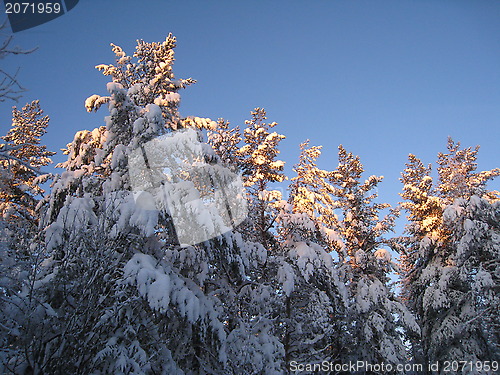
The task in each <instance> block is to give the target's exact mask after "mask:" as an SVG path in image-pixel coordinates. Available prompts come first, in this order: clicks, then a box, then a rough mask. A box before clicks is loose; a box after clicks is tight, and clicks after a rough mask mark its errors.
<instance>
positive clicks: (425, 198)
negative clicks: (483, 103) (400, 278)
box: [401, 139, 500, 373]
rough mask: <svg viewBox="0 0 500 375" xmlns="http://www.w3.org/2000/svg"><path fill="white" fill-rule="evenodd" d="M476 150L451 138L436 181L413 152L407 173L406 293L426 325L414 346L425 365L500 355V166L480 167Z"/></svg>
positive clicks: (403, 179) (482, 358)
mask: <svg viewBox="0 0 500 375" xmlns="http://www.w3.org/2000/svg"><path fill="white" fill-rule="evenodd" d="M477 152H478V148H477V147H476V148H475V149H474V150H473V149H471V148H466V149H463V150H461V149H460V144H459V143H457V144H455V143H454V142H453V141H452V140H451V139H449V140H448V152H447V153H440V154H439V155H438V164H439V167H438V177H439V182H438V183H437V184H433V180H432V177H431V176H430V172H431V171H430V166H429V167H424V165H423V164H422V162H421V161H420V160H419V159H418V158H416V157H415V156H414V155H410V157H409V162H408V163H407V166H406V169H405V171H404V173H403V174H402V178H401V180H402V182H403V184H404V189H403V193H402V194H401V195H402V197H403V198H404V199H405V202H403V203H402V206H403V208H405V209H406V210H407V212H408V214H409V215H408V218H409V221H410V223H409V224H408V225H407V228H406V236H404V237H402V243H403V244H404V247H405V248H406V251H405V253H404V256H403V257H402V265H403V267H402V270H403V275H404V283H403V286H404V288H403V296H404V298H405V299H406V301H407V303H408V306H409V307H410V308H411V309H412V310H413V311H414V312H415V314H416V315H417V318H418V321H419V325H420V326H421V329H422V339H421V341H415V340H414V344H413V350H414V356H415V358H417V360H418V361H420V362H422V363H425V362H436V361H440V362H441V363H442V362H443V361H454V360H456V361H460V360H463V361H476V360H483V361H484V360H493V359H495V358H498V336H496V339H495V335H497V333H495V328H494V327H495V325H494V324H492V321H493V320H494V319H495V318H496V317H497V316H496V317H495V313H494V312H493V311H494V308H493V307H492V306H495V304H496V303H497V302H495V301H498V295H497V293H498V292H497V291H496V290H497V287H496V286H497V285H498V280H497V279H495V278H494V277H493V276H491V275H493V274H495V271H494V270H495V268H496V267H497V259H498V251H499V249H498V243H497V240H496V233H497V231H498V228H497V225H496V223H495V219H493V218H494V217H495V215H496V214H495V208H494V207H495V205H496V204H497V203H494V202H493V201H495V196H496V194H495V193H494V192H490V191H488V190H487V189H486V182H487V181H488V180H490V179H492V178H493V177H495V176H496V175H498V174H499V173H500V170H499V169H494V170H491V171H485V172H479V173H478V172H476V168H477V164H476V157H477ZM492 313H493V315H492ZM497 329H498V328H497ZM496 332H498V331H496ZM495 346H496V349H495ZM470 370H471V371H475V370H476V369H470ZM483 372H484V371H483ZM483 372H481V370H479V373H483ZM484 373H487V371H485V372H484Z"/></svg>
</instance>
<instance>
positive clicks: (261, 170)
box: [239, 108, 285, 249]
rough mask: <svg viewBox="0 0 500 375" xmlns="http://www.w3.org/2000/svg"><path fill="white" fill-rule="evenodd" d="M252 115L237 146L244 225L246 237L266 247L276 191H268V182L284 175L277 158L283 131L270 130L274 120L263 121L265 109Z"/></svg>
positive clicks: (269, 240)
mask: <svg viewBox="0 0 500 375" xmlns="http://www.w3.org/2000/svg"><path fill="white" fill-rule="evenodd" d="M251 115H252V119H251V120H247V121H245V124H246V128H245V129H244V131H243V142H244V146H243V147H241V148H240V150H239V154H240V157H241V159H240V162H241V171H242V175H243V184H244V186H245V187H247V190H248V200H249V221H248V222H247V223H246V224H247V225H246V226H243V228H244V229H243V230H244V234H245V238H248V239H250V240H254V241H257V242H259V243H262V244H263V245H264V246H265V247H266V248H267V249H269V248H270V246H271V245H273V242H274V240H273V236H272V234H271V233H270V232H269V229H271V227H272V225H273V222H274V219H275V213H271V207H272V204H271V203H272V202H273V201H275V200H276V193H277V192H276V191H272V190H271V191H270V190H268V189H269V184H270V183H273V182H281V181H283V180H284V179H285V175H284V174H283V166H284V165H285V163H284V162H283V161H281V160H277V157H278V154H279V149H278V146H279V143H280V141H281V140H282V139H284V138H285V136H284V135H281V134H278V133H276V132H270V130H271V129H272V128H274V127H275V126H276V125H277V123H276V122H271V123H266V122H265V121H266V120H267V117H266V111H265V110H264V109H263V108H255V110H254V111H252V112H251Z"/></svg>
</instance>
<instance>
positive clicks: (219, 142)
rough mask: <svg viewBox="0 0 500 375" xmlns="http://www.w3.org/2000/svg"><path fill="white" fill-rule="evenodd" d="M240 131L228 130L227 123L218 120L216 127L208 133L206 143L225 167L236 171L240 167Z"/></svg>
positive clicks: (235, 129) (237, 129) (236, 129)
mask: <svg viewBox="0 0 500 375" xmlns="http://www.w3.org/2000/svg"><path fill="white" fill-rule="evenodd" d="M241 140H242V138H241V134H240V129H239V128H238V127H236V128H230V127H229V121H226V120H224V119H219V120H218V121H217V126H216V128H215V129H212V130H210V131H209V132H208V143H209V144H210V145H211V146H212V147H213V149H214V151H215V154H216V155H217V156H218V157H219V159H220V161H221V162H222V163H223V164H224V165H225V166H227V167H229V168H232V169H235V170H238V171H239V169H240V168H241V167H242V165H241V160H240V159H241V155H240V153H239V150H240V146H239V144H240V142H241Z"/></svg>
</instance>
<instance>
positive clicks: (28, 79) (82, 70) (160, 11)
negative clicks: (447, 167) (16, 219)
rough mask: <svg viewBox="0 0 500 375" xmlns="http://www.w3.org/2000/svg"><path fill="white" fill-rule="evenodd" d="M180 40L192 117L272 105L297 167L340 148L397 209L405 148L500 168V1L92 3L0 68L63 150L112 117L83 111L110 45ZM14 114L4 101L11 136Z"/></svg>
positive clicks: (285, 151)
mask: <svg viewBox="0 0 500 375" xmlns="http://www.w3.org/2000/svg"><path fill="white" fill-rule="evenodd" d="M169 32H172V33H173V34H174V35H175V36H177V39H178V48H177V50H176V51H177V53H176V59H177V61H176V66H175V72H176V75H177V77H180V78H187V77H193V78H195V79H197V80H198V83H197V84H196V85H194V86H192V87H190V88H188V89H186V90H184V92H183V93H182V94H183V95H182V105H181V113H182V114H183V115H186V116H187V115H194V116H200V117H211V118H213V119H217V118H218V117H224V118H226V119H228V120H230V121H231V123H232V124H233V125H243V121H244V120H245V119H246V118H248V117H249V112H250V110H251V109H252V108H254V107H257V106H259V107H264V108H266V109H267V111H268V114H269V119H270V120H271V121H276V122H278V123H279V127H277V128H276V130H277V131H279V132H281V133H283V134H285V135H286V136H287V138H286V140H284V141H283V142H282V148H281V150H282V154H281V156H282V159H283V160H285V161H286V162H287V167H288V168H287V170H288V171H289V172H290V168H291V166H292V165H293V164H295V163H296V162H297V157H298V145H299V143H300V142H302V141H303V140H305V139H306V138H309V139H311V143H312V144H315V145H323V146H324V153H323V155H322V158H321V160H320V166H321V167H323V168H326V169H333V168H335V167H336V165H337V162H336V157H337V146H338V144H340V143H342V144H343V145H344V146H345V147H346V148H347V149H348V150H349V151H352V152H353V153H355V154H358V155H360V157H361V160H362V162H363V163H364V164H365V167H366V170H367V173H368V174H377V175H384V176H385V178H386V179H385V181H384V183H383V184H382V185H381V188H380V195H381V198H382V199H383V200H385V201H388V202H390V203H393V204H394V203H396V202H397V201H398V199H399V197H398V196H397V193H398V192H399V191H400V189H401V186H400V184H399V182H398V178H399V174H400V172H401V170H402V169H403V167H404V163H405V161H406V157H407V155H408V153H410V152H411V153H414V154H417V155H418V156H419V157H421V158H422V159H423V160H424V162H426V163H428V162H434V160H435V158H436V154H437V153H438V152H439V151H444V150H445V147H446V139H447V137H448V136H452V137H453V138H454V139H455V140H460V141H461V142H462V144H463V145H466V146H474V145H476V144H479V145H481V151H480V157H479V168H480V169H482V170H484V169H491V168H494V167H499V166H500V163H499V159H500V158H499V156H500V147H499V140H500V123H499V120H500V2H499V1H497V0H494V1H493V0H491V1H490V0H482V1H473V0H468V1H465V0H448V1H439V0H419V1H416V0H414V1H401V0H398V1H396V0H394V1H348V0H337V1H334V0H331V1H320V0H318V1H305V0H304V1H290V0H288V1H277V0H276V1H207V0H204V1H201V0H200V1H186V0H183V1H180V0H178V1H166V0H163V1H139V0H136V1H131V0H120V1H119V0H103V1H94V0H81V1H80V3H79V4H78V5H77V6H76V7H75V8H74V9H73V10H71V11H70V12H69V13H68V14H66V15H64V16H62V17H60V18H58V19H56V20H54V21H51V22H49V23H47V24H45V25H41V26H39V27H36V28H34V29H30V30H27V31H23V32H20V33H17V34H15V38H16V39H15V43H16V44H17V45H19V46H21V47H24V48H32V47H38V48H39V49H38V50H37V51H36V52H35V53H33V54H31V55H27V56H14V57H9V58H7V59H5V60H2V61H0V63H1V64H2V67H3V68H4V69H5V70H7V71H10V72H12V71H14V70H15V68H16V67H17V66H20V67H21V73H20V75H19V79H20V81H21V82H22V83H23V84H24V86H25V87H26V88H27V89H28V90H29V91H28V92H27V93H25V95H24V96H23V98H22V99H21V101H20V102H19V105H20V106H21V105H23V104H24V103H26V102H28V101H31V100H33V99H40V102H41V105H42V107H43V109H44V110H45V112H46V114H48V115H49V116H50V117H51V124H50V127H49V133H48V134H47V136H46V138H45V142H46V143H47V144H48V146H49V147H50V149H52V150H59V149H60V148H62V147H64V146H65V145H66V143H68V142H70V141H71V140H72V138H73V135H74V133H75V132H76V131H78V130H82V129H92V128H94V127H96V126H100V125H102V124H103V117H104V116H105V115H107V111H106V110H105V108H103V109H101V110H100V111H99V112H97V114H88V113H87V112H85V108H84V105H83V103H84V100H85V98H87V97H88V96H90V95H92V94H105V93H106V92H105V83H106V82H107V81H108V78H107V77H103V76H102V75H101V73H99V72H98V71H97V70H95V69H94V66H95V65H97V64H100V63H112V62H114V55H113V53H112V52H111V50H110V47H109V43H111V42H112V43H115V44H117V45H120V46H122V47H123V48H125V50H126V51H127V52H128V53H129V54H132V53H133V49H134V46H135V40H136V39H144V40H146V41H150V42H151V41H162V40H164V38H165V37H166V35H167V34H168V33H169ZM11 106H12V103H3V104H0V119H1V121H0V123H1V131H0V133H1V134H5V132H6V131H7V129H8V127H9V126H10V111H11ZM54 159H55V160H56V161H62V160H64V156H63V155H61V153H60V152H59V153H58V155H57V156H56V157H55V158H54ZM491 187H492V188H497V189H498V188H499V183H498V182H497V183H495V184H493V185H492V186H491Z"/></svg>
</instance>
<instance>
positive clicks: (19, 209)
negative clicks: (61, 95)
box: [0, 100, 55, 228]
mask: <svg viewBox="0 0 500 375" xmlns="http://www.w3.org/2000/svg"><path fill="white" fill-rule="evenodd" d="M48 125H49V116H44V115H43V110H42V109H41V107H40V103H39V101H38V100H35V101H33V102H31V103H28V104H26V105H25V106H24V107H23V108H22V109H21V110H19V109H17V108H16V107H14V108H13V110H12V127H11V129H10V130H9V132H8V133H7V134H6V135H5V136H3V137H1V139H2V140H3V141H4V142H5V144H3V145H2V149H5V151H6V155H5V158H2V160H0V163H1V164H0V166H1V168H2V170H3V176H2V179H3V181H2V190H1V191H0V212H1V213H2V215H3V216H4V217H5V216H8V217H10V218H11V219H8V220H9V221H11V222H12V221H15V220H19V221H21V222H23V224H22V225H21V226H20V228H22V227H24V226H25V225H26V223H30V224H31V225H35V226H36V225H37V218H36V214H35V206H36V204H37V202H38V199H39V197H40V196H41V194H42V192H43V190H42V189H41V188H40V187H39V186H38V185H37V184H36V183H35V178H36V177H37V170H38V169H39V168H40V167H43V166H46V165H48V164H50V163H51V162H52V160H51V159H50V157H51V156H52V155H54V154H55V153H54V152H51V151H48V150H47V147H46V146H45V145H42V144H41V143H40V141H41V137H42V136H43V135H44V134H45V133H46V131H47V130H46V129H47V126H48Z"/></svg>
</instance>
